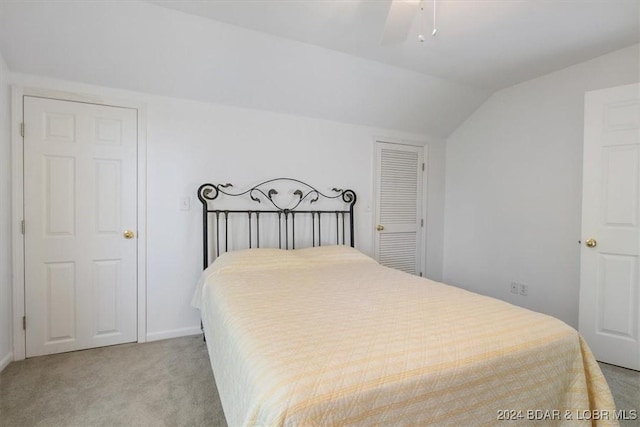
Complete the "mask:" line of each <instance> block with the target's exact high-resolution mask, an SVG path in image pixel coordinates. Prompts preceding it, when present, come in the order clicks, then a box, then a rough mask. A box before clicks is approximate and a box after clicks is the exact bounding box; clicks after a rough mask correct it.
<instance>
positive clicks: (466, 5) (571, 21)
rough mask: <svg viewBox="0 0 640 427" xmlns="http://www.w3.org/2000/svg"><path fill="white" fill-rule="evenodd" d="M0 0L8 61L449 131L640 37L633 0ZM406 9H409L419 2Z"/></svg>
mask: <svg viewBox="0 0 640 427" xmlns="http://www.w3.org/2000/svg"><path fill="white" fill-rule="evenodd" d="M432 5H433V2H432V0H425V2H424V11H423V12H421V13H422V15H421V14H420V13H416V17H415V19H414V20H413V23H412V27H411V28H410V30H409V37H408V38H407V40H406V41H405V42H403V43H399V44H390V45H381V44H380V38H381V35H382V29H383V27H384V22H385V19H386V16H387V12H388V10H389V6H390V0H344V1H338V0H313V1H311V0H300V1H292V0H236V1H215V0H212V1H202V0H201V1H194V0H181V1H176V0H163V1H149V2H145V1H136V0H130V1H125V0H92V1H83V2H79V1H65V0H56V1H53V0H41V1H26V0H2V1H0V53H2V56H3V57H4V59H5V60H6V62H7V64H8V66H9V68H10V69H11V70H12V71H13V72H18V73H26V74H35V75H41V76H46V77H51V78H57V79H63V80H70V81H74V82H81V83H89V84H94V85H100V86H106V87H114V88H119V89H129V90H134V91H138V92H147V93H151V94H157V95H166V96H171V97H179V98H188V99H196V100H200V101H205V102H215V103H221V104H226V105H232V106H237V107H246V108H256V109H264V110H270V111H276V112H282V113H289V114H296V115H303V116H310V117H316V118H322V119H328V120H335V121H342V122H348V123H355V124H360V125H367V126H374V127H379V128H390V129H399V130H402V131H407V132H415V133H421V134H428V135H434V136H439V137H446V136H447V135H448V134H449V133H450V132H452V131H453V130H454V129H455V128H456V127H457V126H458V125H459V124H460V123H461V122H462V121H464V120H465V119H466V118H467V117H468V116H469V114H471V112H473V111H474V110H475V109H476V108H477V107H478V106H479V105H480V104H481V103H482V102H484V100H486V98H487V97H488V96H489V95H490V94H491V93H492V92H494V91H495V90H497V89H500V88H503V87H506V86H509V85H512V84H515V83H518V82H521V81H524V80H527V79H530V78H534V77H537V76H539V75H542V74H545V73H548V72H551V71H554V70H558V69H561V68H564V67H566V66H569V65H572V64H575V63H578V62H581V61H584V60H587V59H590V58H593V57H596V56H599V55H602V54H604V53H607V52H609V51H613V50H616V49H619V48H622V47H625V46H629V45H632V44H634V43H638V41H639V40H640V0H593V1H589V0H564V1H520V0H510V1H505V0H499V1H494V0H437V8H438V9H437V26H438V36H437V37H436V38H432V37H429V36H428V37H427V39H426V41H425V42H424V43H420V42H419V41H418V40H417V35H418V33H419V32H420V31H425V29H426V32H427V34H429V33H430V29H431V25H432V15H431V13H432V9H431V8H432ZM416 10H418V9H417V8H416Z"/></svg>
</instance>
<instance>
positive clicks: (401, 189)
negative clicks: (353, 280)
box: [375, 142, 424, 275]
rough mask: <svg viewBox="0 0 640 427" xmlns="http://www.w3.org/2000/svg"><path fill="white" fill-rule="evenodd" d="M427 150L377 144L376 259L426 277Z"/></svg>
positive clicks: (384, 143)
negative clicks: (424, 188) (424, 196)
mask: <svg viewBox="0 0 640 427" xmlns="http://www.w3.org/2000/svg"><path fill="white" fill-rule="evenodd" d="M423 151H424V149H423V147H415V146H409V145H400V144H390V143H386V142H378V143H377V170H376V172H377V173H376V177H377V186H376V189H377V209H376V224H375V226H376V238H375V249H376V258H377V259H378V261H379V262H380V264H382V265H385V266H387V267H392V268H396V269H398V270H402V271H405V272H407V273H411V274H420V275H422V271H421V266H422V262H421V260H422V247H423V242H422V240H423V239H422V224H423V217H422V177H423V171H422V168H423V166H422V165H423V157H424V154H423Z"/></svg>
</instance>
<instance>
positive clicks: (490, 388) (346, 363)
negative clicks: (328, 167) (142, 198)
mask: <svg viewBox="0 0 640 427" xmlns="http://www.w3.org/2000/svg"><path fill="white" fill-rule="evenodd" d="M205 185H211V184H205ZM305 185H306V184H305ZM201 188H202V187H201ZM217 190H218V191H220V190H225V188H222V189H221V188H217ZM335 190H336V192H335V193H336V194H338V197H336V198H337V199H338V200H339V201H341V202H344V203H346V204H347V205H348V206H347V208H346V209H344V210H339V209H338V210H334V211H326V212H325V214H327V213H328V212H333V213H335V212H348V215H351V217H350V218H351V219H352V218H353V203H355V193H353V198H352V197H351V196H348V197H346V198H343V194H344V192H343V190H339V189H335ZM309 191H311V196H310V199H313V198H315V197H316V196H318V197H321V194H322V193H319V192H318V193H319V194H315V193H313V192H314V191H317V190H315V189H313V190H309ZM346 191H350V190H346ZM250 193H251V192H250ZM219 194H220V193H218V195H219ZM229 194H232V195H233V194H238V193H229ZM244 194H249V193H244ZM257 194H260V193H257ZM262 194H263V195H264V197H266V196H267V195H268V194H269V192H268V191H265V192H263V193H262ZM274 194H279V193H272V194H271V196H272V198H273V196H274ZM305 194H306V193H305V192H304V191H302V192H301V194H299V195H296V196H295V197H294V200H296V201H297V200H298V199H300V200H303V198H304V197H305ZM213 195H216V193H215V191H211V192H209V196H213ZM253 195H254V196H255V195H256V192H253ZM334 195H335V194H334ZM334 195H332V196H331V197H333V196H334ZM216 197H217V196H216ZM211 200H215V197H214V198H213V199H207V207H206V208H205V209H204V210H203V213H204V215H205V216H204V217H203V218H205V217H208V216H210V215H211V214H212V212H209V211H215V210H216V209H211V208H210V207H209V205H208V203H209V202H210V201H211ZM352 200H353V203H351V201H352ZM263 201H264V200H263ZM274 210H278V209H277V208H276V209H274ZM205 211H207V212H205ZM238 213H241V212H238ZM289 214H290V212H289ZM213 215H214V216H215V215H216V214H215V213H213ZM254 215H255V213H254ZM313 215H317V214H313ZM340 216H341V214H338V218H339V217H340ZM280 219H282V218H280ZM205 222H207V219H204V220H203V224H204V223H205ZM318 222H321V221H318ZM348 222H349V220H347V223H348ZM283 224H284V220H283ZM339 224H340V223H339V221H338V226H336V227H335V229H336V232H337V233H338V238H337V241H338V243H340V242H341V239H340V229H341V228H340V225H339ZM342 224H345V221H344V219H343V221H342ZM318 226H320V224H314V227H316V228H317V227H318ZM249 227H252V223H251V221H249ZM284 227H285V228H286V227H288V225H285V226H284ZM223 228H224V227H223ZM253 228H254V230H255V223H254V224H253ZM326 228H330V229H331V228H333V227H327V226H326V225H325V229H326ZM219 231H220V227H219V226H218V232H217V233H214V238H215V239H216V240H219V239H220V237H221V236H222V235H221V234H220V232H219ZM280 231H281V232H282V234H283V235H284V234H285V232H284V231H282V229H281V230H280ZM207 232H208V231H207ZM252 234H253V239H255V237H256V236H255V234H256V233H255V232H253V233H252ZM312 234H314V236H313V243H314V244H312V245H311V247H309V248H303V249H300V247H301V245H300V243H298V246H297V247H298V248H297V249H294V250H287V249H286V248H282V239H281V241H280V248H265V247H261V248H257V247H253V245H252V247H251V248H247V249H239V250H233V251H228V252H221V253H220V252H216V253H215V261H214V262H213V263H212V264H211V265H210V266H207V268H206V269H205V270H204V272H203V274H202V277H201V278H200V280H199V282H198V286H197V289H196V292H195V294H194V298H193V305H194V306H195V307H197V308H199V309H200V311H201V315H202V321H203V327H204V331H205V335H206V338H207V347H208V350H209V355H210V359H211V365H212V369H213V372H214V376H215V380H216V385H217V387H218V390H219V394H220V399H221V402H222V406H223V409H224V413H225V417H226V419H227V422H228V424H229V425H230V426H333V425H348V426H356V425H357V426H374V425H376V426H404V425H418V426H426V425H458V426H467V425H496V424H499V423H501V422H505V423H506V422H508V423H516V424H518V423H520V424H530V423H532V422H538V423H542V424H554V425H559V424H570V425H617V421H615V419H614V418H615V413H614V410H615V407H614V404H613V399H612V397H611V393H610V391H609V388H608V386H607V383H606V381H605V379H604V377H603V375H602V373H601V371H600V369H599V367H598V365H597V362H596V361H595V359H594V358H593V355H592V354H591V352H590V351H589V349H588V347H587V345H586V344H585V342H584V341H583V339H582V338H581V337H580V335H579V334H578V333H577V332H576V331H575V330H574V329H572V328H571V327H569V326H567V325H566V324H564V323H563V322H561V321H559V320H557V319H555V318H552V317H550V316H546V315H543V314H540V313H536V312H533V311H529V310H526V309H523V308H520V307H516V306H513V305H511V304H508V303H506V302H503V301H500V300H497V299H493V298H488V297H485V296H481V295H478V294H474V293H471V292H468V291H465V290H462V289H459V288H456V287H453V286H448V285H445V284H442V283H437V282H434V281H431V280H428V279H425V278H420V277H416V276H411V275H409V274H406V273H403V272H400V271H397V270H393V269H390V268H386V267H383V266H381V265H379V264H378V263H377V262H376V261H374V260H373V259H371V258H369V257H367V256H366V255H364V254H362V253H361V252H359V251H357V250H356V249H354V248H353V247H352V244H353V242H352V241H351V239H350V238H347V239H346V240H345V241H347V242H349V243H351V244H350V245H343V244H338V245H336V244H335V242H333V243H332V244H328V243H324V244H323V243H322V237H321V236H320V237H319V238H318V239H317V240H316V235H315V233H312ZM345 234H348V236H350V237H352V236H353V226H352V224H350V226H349V227H345V230H344V231H343V232H342V237H343V238H344V237H345ZM285 240H286V239H285ZM294 240H295V239H294ZM327 240H329V241H331V240H332V239H331V238H328V239H327ZM316 242H317V243H319V244H315V243H316ZM325 242H326V240H325ZM214 246H215V245H214ZM291 246H293V245H291ZM227 248H228V246H227ZM290 249H293V248H290ZM205 251H206V249H205Z"/></svg>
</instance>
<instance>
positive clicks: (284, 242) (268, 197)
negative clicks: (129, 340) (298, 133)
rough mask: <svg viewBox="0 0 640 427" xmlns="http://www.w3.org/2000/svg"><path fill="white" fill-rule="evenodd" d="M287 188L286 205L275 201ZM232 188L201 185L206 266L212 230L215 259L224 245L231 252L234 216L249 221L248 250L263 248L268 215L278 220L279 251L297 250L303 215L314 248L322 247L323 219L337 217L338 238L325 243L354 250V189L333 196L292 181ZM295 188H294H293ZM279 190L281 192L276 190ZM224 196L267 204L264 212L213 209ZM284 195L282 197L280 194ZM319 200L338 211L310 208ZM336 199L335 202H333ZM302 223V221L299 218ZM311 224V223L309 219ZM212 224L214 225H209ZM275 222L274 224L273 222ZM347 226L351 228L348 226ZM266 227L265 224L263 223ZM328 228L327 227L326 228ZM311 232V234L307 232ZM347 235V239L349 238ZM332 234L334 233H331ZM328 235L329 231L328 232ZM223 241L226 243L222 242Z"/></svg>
mask: <svg viewBox="0 0 640 427" xmlns="http://www.w3.org/2000/svg"><path fill="white" fill-rule="evenodd" d="M283 184H284V185H288V186H289V188H288V189H287V191H288V192H289V198H290V200H289V202H288V203H284V202H283V201H281V200H280V199H278V200H276V197H275V196H276V195H278V194H281V192H282V191H283V190H278V189H279V188H281V187H282V186H283ZM232 187H233V185H231V184H229V183H227V184H217V185H215V184H208V183H207V184H202V185H201V186H200V188H198V199H199V200H200V202H202V227H203V235H202V244H203V267H204V268H207V267H208V265H209V237H210V232H209V227H210V225H213V226H214V227H215V233H214V234H213V235H212V237H213V239H214V244H213V246H214V247H215V256H216V257H217V256H218V255H220V250H221V246H222V247H223V249H224V252H227V251H228V250H229V232H230V230H229V223H230V222H231V221H230V218H231V217H232V216H236V217H237V216H242V217H243V218H244V220H245V221H247V220H248V221H247V223H246V224H247V231H248V233H247V243H248V247H249V248H252V247H256V248H259V247H260V223H261V220H262V221H264V218H265V217H266V216H271V217H275V216H277V219H275V221H276V222H277V225H276V226H275V227H277V240H278V248H280V249H282V248H283V246H284V248H285V249H289V248H291V249H295V248H296V218H300V217H301V216H306V217H307V218H308V217H309V216H310V217H311V245H312V246H316V245H317V246H322V237H323V234H322V222H323V221H322V218H323V217H325V218H326V216H327V215H332V216H335V239H331V240H325V242H331V243H332V244H333V242H335V244H343V245H344V244H346V242H348V244H349V245H350V246H351V247H354V243H355V240H354V223H353V219H354V218H353V207H354V205H355V204H356V193H355V192H353V191H352V190H342V189H339V188H332V189H331V191H332V192H333V193H334V194H330V195H327V194H323V193H322V192H320V191H318V190H316V189H315V188H314V187H312V186H310V185H309V184H307V183H305V182H302V181H299V180H297V179H293V178H275V179H270V180H267V181H264V182H261V183H260V184H257V185H255V186H253V187H251V188H249V189H248V190H245V191H242V192H237V193H235V192H231V191H230V190H229V189H230V188H232ZM291 187H294V188H291ZM276 188H278V189H276ZM220 195H225V196H228V197H231V198H238V199H242V196H245V197H244V199H245V201H246V202H249V199H250V200H251V202H252V203H260V204H262V202H265V203H264V205H262V206H265V209H225V208H219V207H214V204H215V203H214V201H216V202H217V201H219V199H218V197H219V196H220ZM281 195H282V194H281ZM320 199H327V201H331V202H332V205H333V206H335V207H336V208H338V209H320V208H318V209H311V208H312V207H315V206H316V205H314V204H315V203H316V202H318V201H319V200H320ZM331 199H335V200H333V201H332V200H331ZM298 221H299V223H300V220H299V219H298ZM307 222H308V220H307ZM210 223H212V224H210ZM272 223H273V221H272ZM346 223H348V229H346V226H345V224H346ZM263 224H264V223H263ZM325 228H328V227H325ZM331 228H333V227H331ZM347 230H348V233H347ZM307 233H308V231H307ZM347 234H348V239H347V237H346V236H347ZM331 235H333V233H331ZM325 236H326V231H325ZM221 240H223V241H221Z"/></svg>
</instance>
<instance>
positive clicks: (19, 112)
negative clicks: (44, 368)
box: [11, 85, 147, 361]
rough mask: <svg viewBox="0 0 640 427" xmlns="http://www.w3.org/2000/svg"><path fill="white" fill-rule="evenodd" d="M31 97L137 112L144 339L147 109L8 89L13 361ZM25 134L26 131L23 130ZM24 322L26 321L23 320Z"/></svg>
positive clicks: (17, 349) (140, 329)
mask: <svg viewBox="0 0 640 427" xmlns="http://www.w3.org/2000/svg"><path fill="white" fill-rule="evenodd" d="M25 96H33V97H40V98H50V99H56V100H60V101H71V102H81V103H88V104H96V105H103V106H112V107H120V108H130V109H134V110H136V111H137V119H138V123H137V129H138V130H137V137H138V146H137V164H136V166H137V180H138V183H137V201H136V207H137V221H138V230H137V235H138V239H137V240H136V243H137V245H136V255H137V261H138V262H137V270H138V271H137V283H136V286H137V297H138V298H137V299H138V301H137V323H138V325H137V336H138V338H137V342H139V343H141V342H145V341H146V340H147V297H146V295H147V277H146V271H147V260H146V254H147V226H146V217H147V184H146V176H147V170H146V167H147V108H146V105H145V104H144V103H140V102H135V101H130V100H125V99H113V98H106V97H102V96H97V95H87V94H78V93H71V92H62V91H57V90H51V89H44V88H34V87H23V86H20V85H12V86H11V166H12V171H11V182H12V183H11V190H12V197H11V202H12V213H11V217H12V226H11V236H12V246H13V249H12V255H13V260H12V266H13V314H12V319H13V360H14V361H17V360H23V359H25V357H26V331H25V330H24V329H23V328H22V318H23V316H24V315H25V304H26V301H25V290H24V286H25V282H24V280H25V275H24V269H25V258H24V235H23V234H22V219H23V218H24V139H23V137H22V135H21V123H22V120H23V117H24V97H25ZM27 131H28V130H27ZM27 322H28V319H27Z"/></svg>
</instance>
